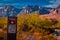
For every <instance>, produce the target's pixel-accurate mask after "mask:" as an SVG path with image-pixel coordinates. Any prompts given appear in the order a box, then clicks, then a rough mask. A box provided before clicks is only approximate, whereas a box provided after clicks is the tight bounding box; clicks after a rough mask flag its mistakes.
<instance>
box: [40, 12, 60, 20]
mask: <svg viewBox="0 0 60 40" xmlns="http://www.w3.org/2000/svg"><path fill="white" fill-rule="evenodd" d="M39 17H40V18H42V19H43V18H47V19H56V20H60V14H57V13H56V14H45V15H40V16H39Z"/></svg>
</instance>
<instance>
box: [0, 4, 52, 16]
mask: <svg viewBox="0 0 60 40" xmlns="http://www.w3.org/2000/svg"><path fill="white" fill-rule="evenodd" d="M51 9H52V8H47V7H40V6H38V5H35V6H30V5H28V6H25V7H24V8H21V9H18V8H15V7H13V6H10V5H7V6H4V7H3V8H2V9H0V17H8V16H17V14H21V13H27V14H29V13H32V12H35V11H39V13H40V14H48V13H49V12H50V10H51Z"/></svg>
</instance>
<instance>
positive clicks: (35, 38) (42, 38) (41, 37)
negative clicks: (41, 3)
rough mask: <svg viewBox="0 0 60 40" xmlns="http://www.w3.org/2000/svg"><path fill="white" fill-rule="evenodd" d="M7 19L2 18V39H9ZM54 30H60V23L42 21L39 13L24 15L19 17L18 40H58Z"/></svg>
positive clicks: (47, 20)
mask: <svg viewBox="0 0 60 40" xmlns="http://www.w3.org/2000/svg"><path fill="white" fill-rule="evenodd" d="M7 24H8V21H7V18H0V37H4V39H5V40H6V37H7V35H6V34H7V31H6V30H7ZM54 28H60V21H57V20H55V21H54V20H52V19H51V20H49V19H47V18H44V19H41V18H40V17H39V13H37V12H36V13H35V12H33V13H30V14H26V13H23V14H21V15H19V16H18V17H17V40H57V38H56V36H55V35H54V34H53V32H54Z"/></svg>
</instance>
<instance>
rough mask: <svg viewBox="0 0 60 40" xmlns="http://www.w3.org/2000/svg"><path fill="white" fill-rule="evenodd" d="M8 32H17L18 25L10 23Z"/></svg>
mask: <svg viewBox="0 0 60 40" xmlns="http://www.w3.org/2000/svg"><path fill="white" fill-rule="evenodd" d="M8 33H16V25H9V26H8Z"/></svg>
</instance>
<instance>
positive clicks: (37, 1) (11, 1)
mask: <svg viewBox="0 0 60 40" xmlns="http://www.w3.org/2000/svg"><path fill="white" fill-rule="evenodd" d="M5 5H12V6H15V7H17V8H22V7H24V6H27V5H40V6H43V7H57V6H58V5H60V0H0V8H2V7H3V6H5Z"/></svg>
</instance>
